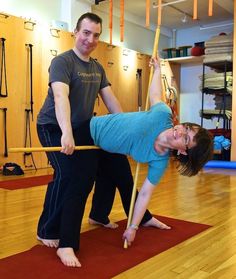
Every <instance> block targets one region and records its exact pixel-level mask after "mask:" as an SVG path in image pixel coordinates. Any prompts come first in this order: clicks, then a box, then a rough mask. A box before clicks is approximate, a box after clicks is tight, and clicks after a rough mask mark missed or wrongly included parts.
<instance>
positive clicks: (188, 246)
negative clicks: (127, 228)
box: [0, 162, 236, 279]
mask: <svg viewBox="0 0 236 279" xmlns="http://www.w3.org/2000/svg"><path fill="white" fill-rule="evenodd" d="M132 169H133V171H134V169H135V164H134V163H133V162H132ZM26 175H27V174H26ZM28 175H30V174H28ZM145 175H146V167H145V166H141V170H140V175H139V183H138V184H139V186H140V185H141V184H142V181H143V180H144V178H145ZM0 179H1V177H0ZM3 179H6V178H3ZM45 188H46V187H45V186H38V187H33V188H28V189H20V190H14V191H10V190H4V189H0V200H1V203H0V258H4V257H7V256H9V255H13V254H16V253H19V252H21V251H24V250H27V249H29V248H31V247H32V246H34V245H36V244H37V240H36V238H35V233H36V225H37V221H38V216H39V214H40V212H41V209H42V204H43V200H44V194H45ZM90 205H91V195H90V197H89V200H88V203H87V206H86V211H85V216H84V220H83V226H82V230H83V231H86V230H89V229H91V228H94V227H92V226H91V225H89V224H88V223H87V219H88V213H89V209H90ZM149 209H150V210H151V212H152V213H154V214H159V215H163V216H168V217H173V218H178V219H183V220H188V221H193V222H199V223H205V224H209V225H212V226H213V227H212V228H210V229H208V230H207V231H205V232H203V233H201V234H199V235H197V236H195V237H192V238H190V239H189V240H187V241H185V242H183V243H181V244H179V245H177V246H175V247H173V248H171V249H169V250H167V251H165V252H163V253H161V254H159V255H157V256H155V257H153V258H151V259H149V260H147V261H145V262H143V263H142V264H140V265H138V266H136V267H134V268H132V269H130V270H128V271H126V272H124V273H122V274H119V275H118V276H116V277H114V278H116V279H127V278H132V279H133V278H136V279H143V278H145V279H156V278H158V279H172V278H173V279H175V278H181V279H190V278H191V279H202V278H209V279H218V278H219V279H231V278H236V170H219V169H207V170H204V171H202V172H201V173H200V174H198V175H197V176H195V177H192V178H188V177H184V176H180V175H179V174H178V173H177V171H176V169H175V166H174V165H173V164H171V165H170V167H169V168H168V170H167V172H166V174H165V176H164V177H163V179H162V181H161V183H160V184H159V185H158V186H157V188H156V190H155V191H154V194H153V197H152V200H151V203H150V205H149ZM110 217H111V220H112V221H119V220H121V219H123V218H125V215H124V213H123V208H122V206H121V205H120V198H119V195H117V196H116V200H115V204H114V207H113V210H112V214H111V216H110ZM144 241H145V240H144ZM130 249H132V247H131V248H130ZM81 261H82V259H81Z"/></svg>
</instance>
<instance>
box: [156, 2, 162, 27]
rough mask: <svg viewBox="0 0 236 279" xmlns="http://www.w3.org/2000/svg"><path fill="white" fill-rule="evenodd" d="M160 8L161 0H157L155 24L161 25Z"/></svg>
mask: <svg viewBox="0 0 236 279" xmlns="http://www.w3.org/2000/svg"><path fill="white" fill-rule="evenodd" d="M161 9H162V0H158V10H157V13H158V16H157V26H159V27H160V26H161Z"/></svg>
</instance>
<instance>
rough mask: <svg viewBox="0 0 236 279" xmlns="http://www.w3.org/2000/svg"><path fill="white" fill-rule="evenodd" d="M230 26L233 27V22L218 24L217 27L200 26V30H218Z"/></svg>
mask: <svg viewBox="0 0 236 279" xmlns="http://www.w3.org/2000/svg"><path fill="white" fill-rule="evenodd" d="M230 25H233V22H230V23H225V24H219V25H208V26H203V25H200V30H206V29H212V28H220V27H226V26H230Z"/></svg>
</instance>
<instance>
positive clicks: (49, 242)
mask: <svg viewBox="0 0 236 279" xmlns="http://www.w3.org/2000/svg"><path fill="white" fill-rule="evenodd" d="M37 239H38V240H39V241H41V242H42V243H43V244H44V245H45V246H47V247H51V248H57V247H58V245H59V239H44V238H41V237H39V236H38V235H37Z"/></svg>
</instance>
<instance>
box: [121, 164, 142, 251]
mask: <svg viewBox="0 0 236 279" xmlns="http://www.w3.org/2000/svg"><path fill="white" fill-rule="evenodd" d="M139 168H140V164H139V163H137V166H136V171H135V177H134V187H133V190H132V196H131V201H130V207H129V216H128V221H127V229H128V227H129V226H130V224H131V220H132V217H133V212H134V204H135V196H136V189H137V183H138V175H139ZM124 248H125V249H127V248H128V242H127V240H126V239H125V242H124Z"/></svg>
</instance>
